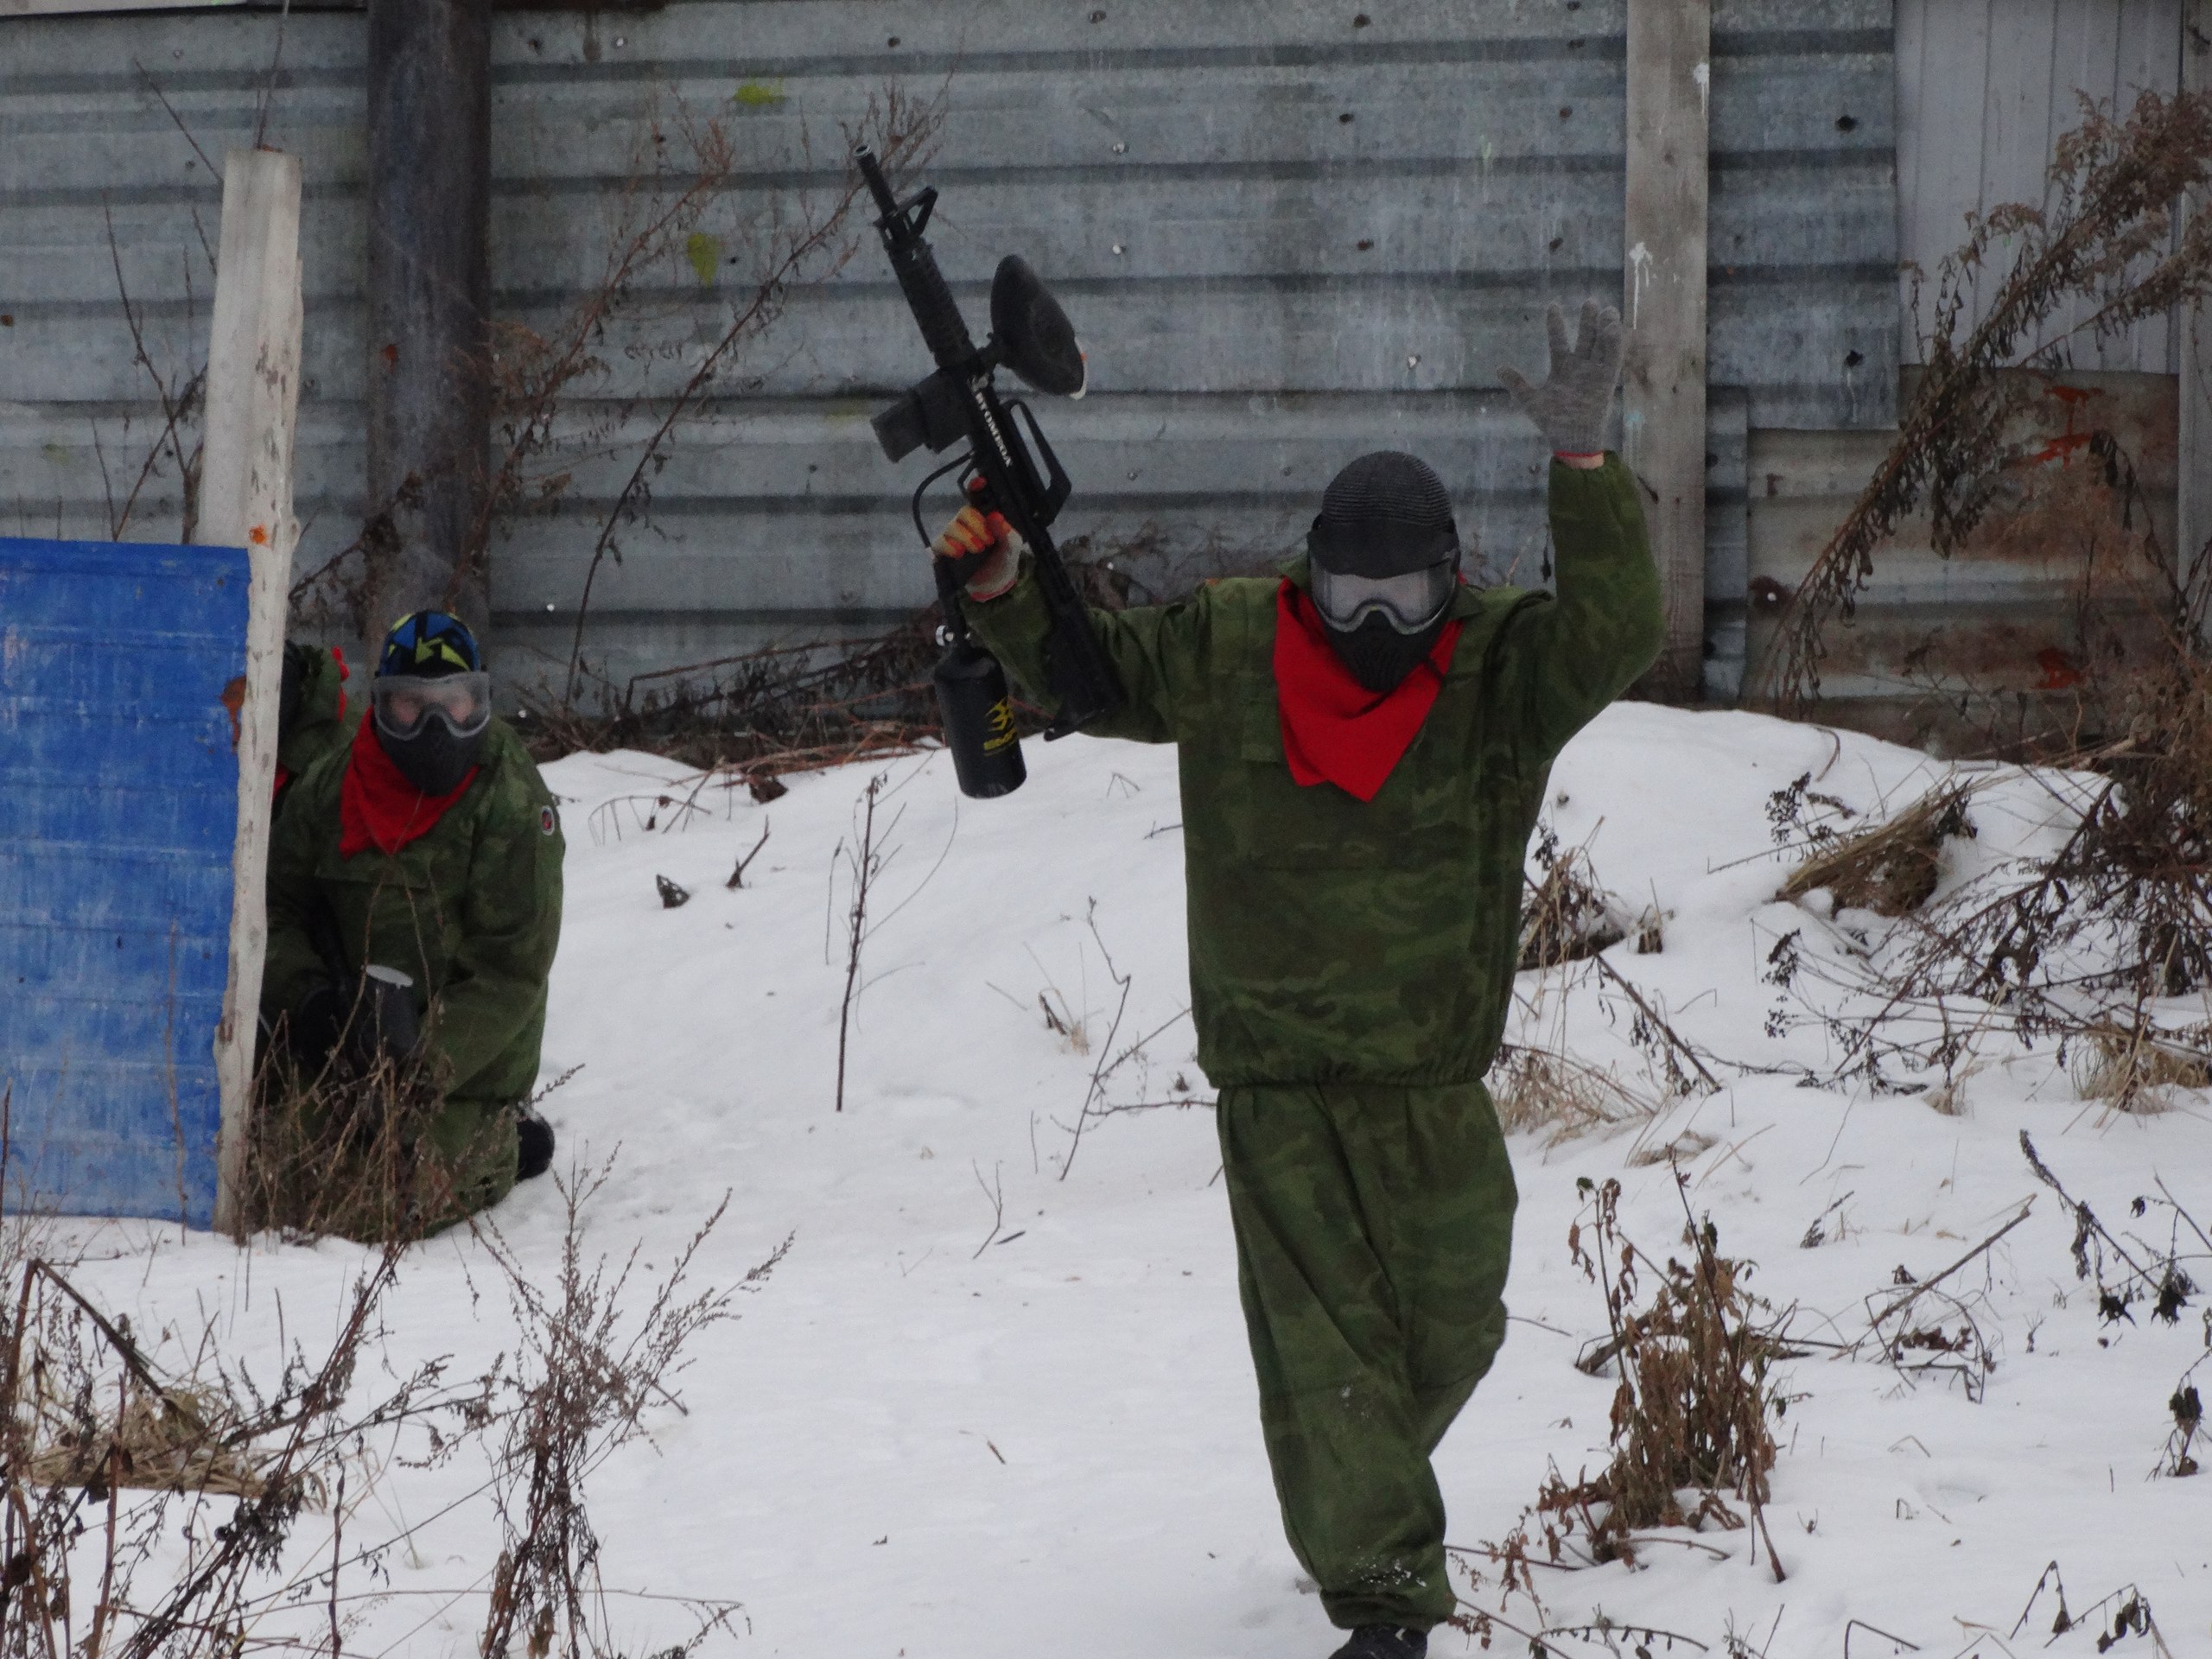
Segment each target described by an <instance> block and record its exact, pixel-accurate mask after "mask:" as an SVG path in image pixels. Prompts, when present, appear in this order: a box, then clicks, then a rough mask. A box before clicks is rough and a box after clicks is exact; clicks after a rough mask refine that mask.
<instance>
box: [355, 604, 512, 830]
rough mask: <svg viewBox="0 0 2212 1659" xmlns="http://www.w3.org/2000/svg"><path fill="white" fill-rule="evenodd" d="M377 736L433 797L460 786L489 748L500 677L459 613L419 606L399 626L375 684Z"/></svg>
mask: <svg viewBox="0 0 2212 1659" xmlns="http://www.w3.org/2000/svg"><path fill="white" fill-rule="evenodd" d="M369 709H370V718H371V719H372V721H374V722H375V724H376V736H377V741H378V743H379V744H380V745H382V746H383V748H384V752H385V753H386V754H388V755H390V756H391V762H392V764H393V765H394V766H397V767H398V768H399V770H400V772H401V774H402V775H403V776H404V777H405V778H406V779H407V781H408V782H409V783H410V784H412V785H415V787H416V788H417V789H419V790H421V791H423V793H424V794H425V795H445V794H449V793H451V792H452V791H454V789H455V788H457V787H458V786H459V785H460V784H461V779H464V778H466V777H467V775H468V769H469V768H470V767H471V766H474V765H475V764H476V763H477V761H478V760H479V759H480V757H481V755H482V754H483V751H484V734H485V732H486V729H487V728H489V727H490V725H491V723H492V677H491V676H490V675H489V674H487V673H486V672H485V671H484V667H483V661H482V658H480V656H479V655H478V653H477V649H476V639H475V636H474V635H473V634H472V633H470V632H469V631H468V629H467V626H465V625H464V624H463V623H462V622H461V620H460V619H459V618H457V617H453V616H448V615H447V614H446V613H444V612H442V611H416V612H415V613H413V614H412V615H409V616H404V617H402V618H400V619H399V620H398V621H397V622H396V623H394V624H393V625H392V628H391V632H390V633H388V634H386V635H385V642H384V650H383V651H382V652H380V653H379V655H378V658H377V672H376V677H375V678H374V679H373V680H372V681H370V682H369Z"/></svg>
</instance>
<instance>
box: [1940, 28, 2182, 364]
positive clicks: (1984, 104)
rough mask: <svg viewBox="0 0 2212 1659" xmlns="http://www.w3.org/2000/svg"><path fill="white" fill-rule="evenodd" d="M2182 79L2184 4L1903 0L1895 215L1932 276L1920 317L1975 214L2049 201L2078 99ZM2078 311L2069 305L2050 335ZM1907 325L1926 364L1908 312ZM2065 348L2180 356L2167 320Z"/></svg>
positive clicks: (2168, 358) (2124, 96) (2114, 98)
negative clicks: (2061, 142)
mask: <svg viewBox="0 0 2212 1659" xmlns="http://www.w3.org/2000/svg"><path fill="white" fill-rule="evenodd" d="M2180 84H2181V0H1897V101H1898V106H1899V110H1900V111H1901V114H1900V118H1899V122H1898V130H1897V221H1898V227H1899V241H1900V244H1901V247H1900V251H1901V252H1902V254H1903V256H1904V258H1906V259H1908V260H1910V261H1912V262H1914V263H1916V264H1918V265H1919V266H1920V267H1921V268H1922V269H1923V270H1924V271H1925V272H1926V273H1927V281H1926V283H1924V285H1923V299H1922V310H1923V321H1922V326H1923V327H1925V326H1926V314H1927V311H1928V308H1929V305H1930V303H1931V302H1933V300H1934V297H1935V277H1936V265H1937V263H1938V262H1939V261H1940V260H1941V259H1942V257H1943V256H1944V255H1945V254H1947V253H1948V252H1950V251H1952V250H1953V249H1954V248H1956V247H1957V246H1958V245H1959V244H1960V243H1961V242H1963V241H1964V240H1965V239H1966V234H1967V226H1966V215H1967V213H1969V212H1975V213H1985V212H1986V211H1987V210H1988V209H1990V208H1992V207H1996V206H1998V205H1999V203H2001V202H2011V201H2024V202H2028V203H2031V204H2032V205H2035V206H2037V207H2040V206H2042V205H2043V204H2044V201H2045V200H2046V196H2047V194H2048V188H2049V186H2048V181H2047V177H2046V175H2047V172H2048V170H2049V168H2050V156H2051V146H2052V145H2053V144H2054V143H2056V141H2057V139H2058V138H2059V137H2060V136H2061V135H2062V134H2063V133H2065V132H2067V131H2069V130H2071V129H2072V128H2074V127H2075V126H2078V125H2079V124H2080V123H2081V119H2082V107H2081V99H2082V98H2083V97H2085V96H2086V97H2088V98H2090V99H2095V100H2096V101H2097V102H2099V103H2101V104H2104V105H2107V106H2108V107H2110V108H2113V109H2114V110H2116V111H2119V112H2120V114H2123V115H2125V114H2126V111H2128V110H2129V109H2130V108H2131V107H2132V106H2133V104H2134V102H2135V99H2136V98H2137V97H2138V95H2139V94H2140V93H2143V92H2157V93H2158V94H2160V95H2161V96H2164V97H2171V96H2172V94H2173V93H2174V92H2175V91H2176V89H2177V88H2178V87H2179V86H2180ZM2006 251H2007V249H2006V248H2005V247H2004V246H2000V247H1999V248H1998V249H1997V250H1996V253H1997V254H1998V255H1999V257H2000V259H2001V256H2002V255H2003V254H2005V252H2006ZM2001 268H2002V267H2001V264H1999V269H2001ZM1907 302H1908V303H1910V293H1909V292H1908V295H1907ZM1987 302H1988V295H1987V293H1986V291H1985V292H1983V293H1981V294H1980V295H1979V296H1978V303H1977V304H1975V305H1974V306H1972V307H1970V308H1969V309H1968V315H1969V317H1970V318H1971V319H1972V320H1973V321H1980V318H1981V316H1982V315H1983V313H1984V310H1985V309H1986V305H1987ZM2080 320H2081V314H2079V313H2073V314H2066V313H2062V314H2061V315H2060V316H2058V317H2057V318H2055V319H2054V320H2053V323H2052V328H2051V330H2050V332H2049V333H2048V334H2047V335H2046V337H2047V338H2056V335H2057V334H2059V333H2062V332H2063V330H2064V329H2065V328H2066V327H2068V326H2069V325H2070V324H2071V323H2074V322H2078V321H2080ZM1906 335H1907V337H1906V340H1905V343H1904V356H1905V358H1906V359H1907V360H1908V361H1910V362H1918V361H1920V360H1921V359H1920V352H1919V349H1918V345H1917V340H1916V336H1915V330H1914V329H1913V328H1912V327H1911V326H1910V319H1909V320H1908V327H1907V330H1906ZM2037 343H2040V342H2037ZM2069 357H2070V359H2071V362H2072V365H2073V366H2075V367H2076V368H2080V369H2120V370H2128V369H2133V370H2144V371H2148V372H2152V373H2158V374H2171V373H2174V372H2176V371H2177V368H2178V366H2179V365H2178V363H2177V360H2176V358H2177V348H2176V346H2175V344H2174V341H2173V331H2172V329H2171V327H2168V325H2167V324H2166V322H2165V321H2164V320H2163V319H2161V320H2158V321H2150V322H2146V323H2144V324H2142V325H2141V326H2139V327H2136V328H2135V329H2133V330H2132V331H2131V332H2130V333H2129V334H2126V336H2125V337H2123V338H2120V339H2115V340H2105V341H2101V342H2100V341H2098V340H2094V338H2086V337H2085V338H2084V339H2082V340H2080V341H2078V342H2075V343H2074V344H2073V345H2072V346H2071V347H2070V349H2069Z"/></svg>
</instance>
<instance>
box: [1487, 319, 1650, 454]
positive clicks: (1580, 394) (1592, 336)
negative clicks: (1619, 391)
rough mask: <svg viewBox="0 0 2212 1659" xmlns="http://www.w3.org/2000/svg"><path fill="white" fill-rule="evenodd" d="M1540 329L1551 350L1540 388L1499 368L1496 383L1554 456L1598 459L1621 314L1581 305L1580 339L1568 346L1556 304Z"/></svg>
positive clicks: (1615, 374)
mask: <svg viewBox="0 0 2212 1659" xmlns="http://www.w3.org/2000/svg"><path fill="white" fill-rule="evenodd" d="M1544 328H1545V331H1546V332H1547V333H1548V334H1550V336H1551V345H1552V366H1551V374H1550V376H1549V377H1548V378H1547V379H1546V380H1545V381H1544V384H1543V385H1541V386H1532V385H1529V381H1528V378H1527V377H1526V376H1525V375H1523V374H1522V372H1520V371H1519V370H1518V369H1500V370H1499V371H1498V372H1497V378H1499V379H1501V380H1503V382H1504V383H1505V385H1506V389H1507V390H1508V391H1510V392H1512V394H1513V397H1514V401H1515V402H1516V403H1517V404H1520V405H1521V412H1522V414H1524V415H1526V416H1528V417H1529V420H1531V421H1532V422H1534V423H1535V427H1536V429H1537V430H1538V431H1539V432H1541V433H1542V434H1543V435H1544V442H1547V443H1548V444H1549V445H1551V447H1552V453H1553V454H1558V455H1577V456H1581V455H1594V454H1599V453H1600V452H1601V451H1602V450H1603V449H1604V448H1605V416H1606V414H1607V413H1608V411H1610V410H1611V408H1612V403H1613V388H1614V386H1615V385H1618V384H1619V381H1620V378H1621V340H1622V330H1621V314H1620V313H1619V312H1618V311H1616V310H1615V309H1613V308H1612V307H1611V306H1610V305H1609V306H1607V307H1605V309H1603V310H1602V311H1601V310H1599V308H1598V302H1597V301H1595V300H1585V301H1583V302H1582V321H1581V326H1580V328H1579V329H1578V330H1577V331H1576V332H1577V335H1578V338H1577V339H1575V340H1572V341H1570V340H1568V339H1567V315H1566V313H1564V312H1562V311H1561V310H1560V308H1559V307H1558V305H1557V304H1556V303H1554V305H1553V306H1552V308H1550V309H1549V310H1548V311H1547V312H1546V313H1545V314H1544Z"/></svg>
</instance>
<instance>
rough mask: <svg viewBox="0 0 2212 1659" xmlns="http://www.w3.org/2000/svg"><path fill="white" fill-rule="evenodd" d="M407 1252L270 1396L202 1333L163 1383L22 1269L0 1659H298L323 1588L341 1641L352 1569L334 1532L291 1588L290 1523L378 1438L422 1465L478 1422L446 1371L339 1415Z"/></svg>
mask: <svg viewBox="0 0 2212 1659" xmlns="http://www.w3.org/2000/svg"><path fill="white" fill-rule="evenodd" d="M13 1220H14V1217H0V1222H7V1223H12V1222H13ZM403 1253H404V1246H402V1245H400V1244H398V1243H392V1244H388V1245H386V1246H385V1248H384V1249H382V1250H381V1251H380V1252H379V1253H378V1255H376V1256H375V1257H374V1258H372V1262H371V1263H370V1265H369V1266H368V1267H367V1268H366V1269H365V1271H363V1273H362V1274H360V1275H359V1278H358V1279H357V1280H356V1281H355V1282H354V1284H353V1287H352V1290H351V1293H350V1294H349V1297H348V1299H347V1304H346V1309H345V1313H344V1317H343V1319H341V1321H340V1328H339V1331H338V1333H337V1335H336V1337H335V1338H334V1341H333V1343H332V1344H331V1347H330V1350H329V1351H328V1352H327V1354H326V1355H324V1356H323V1357H321V1359H320V1360H313V1359H310V1358H309V1357H308V1355H307V1354H306V1353H305V1352H304V1351H302V1350H301V1349H299V1348H298V1347H296V1346H295V1348H294V1349H293V1351H292V1352H291V1354H290V1356H289V1358H288V1359H287V1360H286V1362H285V1364H284V1367H283V1372H282V1375H281V1376H280V1377H279V1378H278V1379H277V1383H276V1385H275V1386H274V1387H273V1389H269V1390H267V1391H265V1392H264V1390H263V1389H261V1388H260V1387H258V1386H257V1384H256V1383H255V1381H254V1379H253V1378H252V1376H251V1375H250V1374H249V1373H247V1372H246V1371H245V1370H244V1369H242V1368H238V1369H233V1368H230V1367H226V1366H225V1365H224V1364H223V1363H221V1362H220V1361H219V1359H217V1358H216V1357H214V1339H213V1338H214V1333H213V1327H212V1326H211V1328H210V1330H209V1332H208V1333H207V1337H206V1338H205V1339H203V1341H202V1343H201V1344H200V1362H199V1365H198V1369H197V1370H195V1373H194V1376H190V1377H188V1378H185V1379H183V1380H181V1381H171V1380H168V1379H166V1378H164V1377H162V1376H161V1375H160V1374H159V1373H158V1371H157V1370H156V1369H155V1367H154V1365H153V1363H152V1362H151V1361H150V1360H149V1358H148V1357H146V1356H145V1355H144V1354H143V1352H141V1351H140V1350H139V1349H138V1347H137V1344H136V1343H135V1342H134V1341H133V1339H132V1338H131V1337H130V1332H129V1331H128V1330H127V1328H126V1327H125V1325H124V1322H123V1321H121V1320H119V1319H111V1318H110V1317H108V1316H107V1315H106V1314H105V1313H102V1312H101V1311H100V1310H99V1307H98V1306H96V1305H95V1304H94V1303H93V1302H92V1300H90V1299H89V1298H88V1297H86V1295H85V1294H83V1293H82V1292H80V1291H79V1289H78V1288H77V1287H76V1286H75V1285H74V1284H73V1283H72V1282H71V1281H70V1280H69V1279H68V1277H67V1275H66V1274H64V1273H63V1272H62V1271H61V1269H60V1268H59V1267H58V1266H56V1265H55V1264H54V1262H49V1261H47V1260H44V1259H43V1258H39V1257H33V1258H30V1259H29V1260H26V1261H23V1262H21V1263H20V1264H19V1265H18V1266H17V1267H16V1270H15V1271H14V1272H13V1273H11V1274H10V1278H9V1281H8V1285H7V1293H8V1294H6V1296H5V1297H4V1299H0V1560H4V1561H5V1562H6V1571H5V1573H3V1574H0V1659H61V1656H63V1655H71V1656H75V1659H156V1656H159V1659H235V1656H236V1655H237V1654H238V1653H240V1652H241V1651H244V1650H245V1649H247V1648H248V1647H252V1648H259V1649H273V1650H277V1651H284V1650H296V1651H308V1650H310V1649H313V1648H314V1647H315V1646H316V1645H318V1643H319V1638H318V1643H309V1642H308V1641H304V1640H302V1639H301V1638H300V1637H298V1636H297V1635H296V1634H295V1633H293V1631H292V1630H291V1626H293V1625H294V1624H296V1622H297V1620H296V1617H288V1616H289V1615H296V1614H297V1613H298V1612H300V1611H302V1609H303V1603H302V1597H303V1596H305V1597H312V1596H314V1594H315V1591H316V1589H317V1588H319V1587H320V1588H325V1589H327V1592H328V1595H329V1598H330V1601H329V1610H328V1611H329V1618H330V1620H331V1622H332V1624H333V1628H334V1629H335V1627H336V1623H337V1619H338V1615H337V1611H336V1608H337V1605H338V1599H339V1590H338V1583H339V1579H340V1575H341V1574H342V1573H345V1572H346V1570H347V1569H348V1568H349V1567H359V1566H360V1565H362V1562H363V1559H364V1558H363V1557H362V1556H360V1555H358V1554H357V1555H356V1556H355V1557H354V1558H353V1559H351V1560H346V1559H343V1558H340V1556H339V1555H338V1553H337V1548H336V1543H335V1533H334V1548H333V1560H332V1564H331V1566H330V1567H329V1569H328V1570H327V1573H324V1574H320V1575H315V1574H310V1575H309V1576H308V1578H307V1579H306V1580H302V1577H301V1575H300V1570H299V1568H298V1567H297V1566H296V1565H288V1560H287V1557H288V1554H289V1544H290V1542H291V1540H292V1537H293V1535H294V1533H295V1531H296V1525H297V1522H298V1521H299V1519H300V1517H301V1516H302V1514H304V1513H306V1512H308V1511H309V1510H315V1509H318V1508H321V1507H322V1506H324V1505H325V1504H326V1503H328V1502H329V1498H330V1494H331V1492H332V1491H333V1490H334V1489H336V1490H337V1491H339V1492H340V1493H341V1494H342V1492H343V1491H344V1488H345V1480H346V1470H347V1468H348V1467H349V1466H351V1465H353V1464H354V1463H355V1462H356V1461H359V1460H361V1459H364V1457H365V1453H366V1448H367V1445H368V1442H369V1440H371V1438H372V1437H376V1436H385V1435H392V1434H397V1433H399V1432H401V1431H402V1430H404V1429H407V1428H410V1427H412V1428H417V1429H423V1430H426V1431H428V1432H429V1436H430V1439H431V1442H432V1445H431V1449H430V1451H429V1453H428V1455H427V1458H426V1459H425V1460H426V1461H429V1462H435V1461H437V1460H439V1459H440V1457H441V1456H442V1452H441V1451H440V1449H439V1447H440V1444H441V1440H440V1437H439V1436H438V1435H437V1434H436V1432H435V1422H436V1421H440V1420H451V1421H454V1422H456V1423H458V1424H461V1425H463V1426H466V1425H467V1424H470V1423H472V1422H474V1421H479V1420H480V1414H481V1410H482V1406H483V1400H482V1395H481V1389H480V1388H472V1387H469V1386H467V1385H464V1386H462V1387H461V1388H458V1389H450V1388H448V1386H447V1384H446V1383H445V1379H444V1370H445V1367H444V1363H443V1362H442V1361H431V1362H429V1363H424V1364H422V1365H419V1366H416V1367H415V1368H414V1369H413V1370H410V1371H407V1372H405V1373H404V1374H402V1375H400V1376H399V1377H398V1379H397V1383H395V1384H393V1385H391V1386H390V1387H389V1388H388V1389H386V1390H385V1391H383V1392H382V1393H381V1394H380V1395H378V1396H374V1397H372V1398H371V1399H370V1400H368V1401H367V1402H359V1401H356V1400H354V1399H353V1394H354V1383H355V1380H356V1377H357V1375H358V1373H359V1366H360V1362H361V1360H362V1358H363V1357H364V1356H365V1354H366V1353H367V1352H368V1351H369V1349H370V1348H371V1346H372V1344H375V1343H377V1342H378V1341H379V1340H380V1339H381V1338H382V1337H383V1335H384V1334H385V1333H384V1331H383V1327H382V1324H381V1308H382V1306H383V1303H384V1300H385V1296H386V1295H387V1294H388V1293H389V1291H390V1290H391V1286H392V1284H393V1283H394V1281H395V1278H396V1274H397V1265H398V1262H399V1261H400V1259H401V1256H402V1255H403ZM454 1443H455V1442H454V1441H451V1440H447V1441H443V1442H442V1444H443V1445H445V1446H451V1445H453V1444H454ZM133 1490H136V1491H139V1492H140V1493H141V1496H139V1497H137V1498H136V1499H135V1500H134V1499H129V1498H126V1497H125V1494H126V1492H129V1491H133ZM341 1501H342V1500H341ZM101 1510H105V1516H104V1518H103V1517H102V1516H101V1515H100V1513H99V1512H100V1511H101ZM334 1526H335V1522H334ZM87 1535H91V1538H92V1543H91V1545H90V1546H89V1548H90V1549H91V1552H92V1560H91V1561H90V1562H89V1563H86V1564H84V1565H85V1566H86V1567H87V1568H88V1570H87V1572H86V1573H85V1574H84V1575H83V1576H86V1577H90V1578H91V1579H92V1582H91V1583H89V1584H88V1583H85V1582H82V1581H80V1574H79V1566H80V1560H79V1553H80V1548H82V1547H83V1546H82V1541H84V1540H85V1539H86V1536H87ZM180 1544H181V1546H182V1548H181V1552H180V1551H179V1549H178V1548H177V1547H178V1546H179V1545H180ZM89 1569H96V1572H92V1571H90V1570H89ZM88 1609H89V1617H88V1618H86V1613H87V1610H88ZM304 1610H305V1611H308V1612H315V1613H319V1612H321V1611H322V1610H321V1609H320V1608H316V1607H315V1606H314V1605H313V1604H312V1602H308V1603H307V1604H305V1605H304ZM80 1618H81V1619H83V1620H84V1623H83V1624H81V1625H80V1624H79V1619H80Z"/></svg>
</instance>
